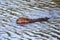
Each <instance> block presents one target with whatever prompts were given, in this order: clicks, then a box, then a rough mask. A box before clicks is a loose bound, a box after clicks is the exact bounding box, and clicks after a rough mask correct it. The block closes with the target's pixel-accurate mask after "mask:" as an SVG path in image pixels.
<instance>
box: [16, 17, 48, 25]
mask: <svg viewBox="0 0 60 40" xmlns="http://www.w3.org/2000/svg"><path fill="white" fill-rule="evenodd" d="M48 19H49V18H47V17H45V18H38V19H29V18H24V17H20V18H18V19H17V20H16V22H17V24H28V23H34V22H42V21H48Z"/></svg>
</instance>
